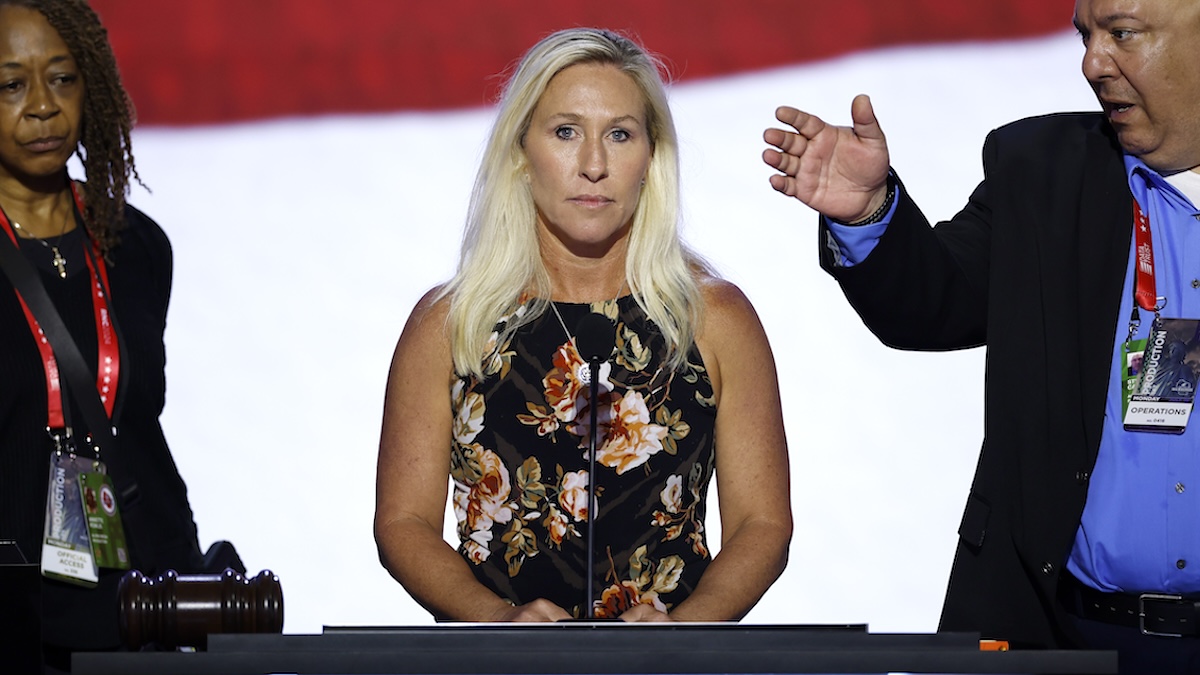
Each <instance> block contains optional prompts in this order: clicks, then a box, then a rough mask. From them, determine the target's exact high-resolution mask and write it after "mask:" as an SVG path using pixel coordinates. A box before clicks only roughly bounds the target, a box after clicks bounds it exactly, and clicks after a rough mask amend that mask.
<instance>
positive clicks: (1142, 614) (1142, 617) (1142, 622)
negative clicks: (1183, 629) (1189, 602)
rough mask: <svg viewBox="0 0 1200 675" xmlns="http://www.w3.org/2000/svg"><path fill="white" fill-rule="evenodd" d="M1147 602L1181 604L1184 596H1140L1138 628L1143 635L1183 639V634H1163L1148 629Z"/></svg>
mask: <svg viewBox="0 0 1200 675" xmlns="http://www.w3.org/2000/svg"><path fill="white" fill-rule="evenodd" d="M1147 600H1162V601H1169V602H1180V601H1182V600H1183V596H1182V595H1171V594H1169V593H1142V594H1141V595H1139V596H1138V628H1139V629H1141V631H1142V635H1155V636H1158V637H1183V633H1162V632H1160V631H1155V630H1150V629H1149V628H1146V601H1147Z"/></svg>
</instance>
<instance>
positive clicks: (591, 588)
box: [575, 312, 616, 620]
mask: <svg viewBox="0 0 1200 675" xmlns="http://www.w3.org/2000/svg"><path fill="white" fill-rule="evenodd" d="M615 331H616V326H614V325H613V323H612V322H611V321H610V320H609V319H608V317H606V316H604V315H603V314H596V313H593V312H589V313H587V314H585V315H584V317H583V319H582V320H580V322H579V324H578V325H577V326H576V327H575V348H576V350H577V351H578V353H579V356H580V358H581V359H583V360H585V361H587V364H588V373H589V375H590V377H589V378H588V395H589V396H590V397H591V404H590V405H589V411H588V419H589V422H590V424H589V425H588V427H589V431H588V457H587V467H588V490H587V491H588V495H587V497H588V506H587V512H588V516H587V518H588V525H587V530H588V532H587V566H586V567H587V580H586V583H585V587H586V591H587V609H586V611H585V612H584V618H585V619H588V620H593V619H595V618H596V588H595V583H596V580H595V577H596V520H597V517H598V516H599V513H598V511H599V508H598V506H597V504H596V445H597V443H598V441H599V437H600V430H599V429H598V428H597V427H598V426H599V415H598V413H599V410H600V364H602V363H604V362H605V361H607V360H608V358H609V357H610V356H612V353H613V346H614V345H615V344H616V335H615Z"/></svg>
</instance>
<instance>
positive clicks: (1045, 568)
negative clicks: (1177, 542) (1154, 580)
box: [1042, 560, 1183, 576]
mask: <svg viewBox="0 0 1200 675" xmlns="http://www.w3.org/2000/svg"><path fill="white" fill-rule="evenodd" d="M1179 562H1183V561H1182V560H1181V561H1179ZM1042 574H1045V575H1047V576H1049V575H1051V574H1054V563H1042Z"/></svg>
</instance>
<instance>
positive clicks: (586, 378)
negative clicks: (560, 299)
mask: <svg viewBox="0 0 1200 675" xmlns="http://www.w3.org/2000/svg"><path fill="white" fill-rule="evenodd" d="M624 290H625V282H624V281H621V287H620V288H618V289H617V295H616V296H615V297H614V298H613V299H612V302H613V304H616V303H617V301H618V300H620V299H621V292H622V291H624ZM550 309H552V310H554V316H555V317H557V318H558V325H560V326H562V329H563V333H564V334H565V335H566V336H567V341H569V342H570V343H571V347H572V348H573V349H574V350H575V354H576V355H578V354H579V347H578V346H577V345H576V344H575V336H574V335H573V334H572V333H571V331H570V330H569V329H568V328H567V322H566V321H563V318H562V314H560V313H559V312H558V306H557V305H555V304H554V301H553V300H551V301H550ZM576 376H577V377H578V378H579V383H580V384H581V385H583V386H585V387H586V386H588V385H590V384H591V383H592V371H591V369H590V368H580V369H579V372H578V373H576Z"/></svg>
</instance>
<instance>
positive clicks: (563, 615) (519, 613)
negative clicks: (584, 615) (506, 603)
mask: <svg viewBox="0 0 1200 675" xmlns="http://www.w3.org/2000/svg"><path fill="white" fill-rule="evenodd" d="M570 618H571V615H570V614H568V613H567V610H565V609H563V608H562V607H559V606H558V605H556V604H554V603H553V602H550V601H549V600H546V599H545V598H538V599H537V600H534V601H533V602H527V603H525V604H524V605H515V606H510V607H508V608H507V609H504V610H502V611H500V612H497V613H496V616H495V617H493V618H492V619H491V620H492V621H502V622H512V621H525V622H540V621H561V620H563V619H570Z"/></svg>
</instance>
